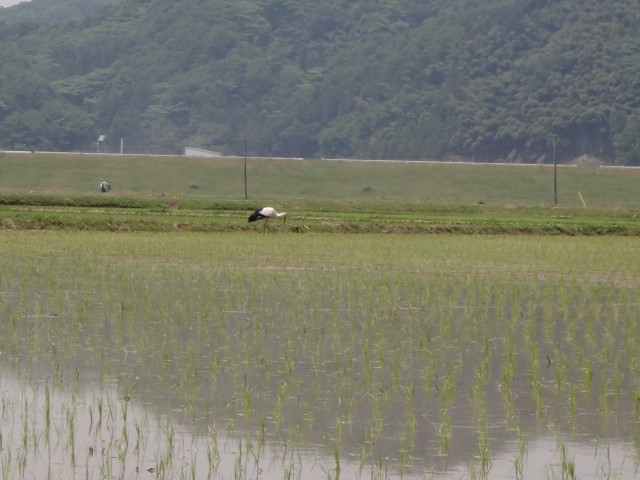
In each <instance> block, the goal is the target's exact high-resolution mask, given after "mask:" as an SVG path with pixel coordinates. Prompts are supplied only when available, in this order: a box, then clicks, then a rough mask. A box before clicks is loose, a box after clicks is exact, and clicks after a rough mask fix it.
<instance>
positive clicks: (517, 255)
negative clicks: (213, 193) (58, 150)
mask: <svg viewBox="0 0 640 480" xmlns="http://www.w3.org/2000/svg"><path fill="white" fill-rule="evenodd" d="M639 247H640V239H637V238H622V237H609V238H587V237H584V238H568V237H566V238H565V237H530V236H522V237H501V236H481V237H479V236H475V237H474V236H446V235H442V236H417V235H415V236H401V235H377V236H376V235H330V234H323V235H313V234H305V235H297V234H293V233H288V234H282V233H277V234H266V235H262V234H254V233H251V234H216V235H200V234H181V233H177V234H161V235H157V234H156V235H151V234H104V233H81V232H77V233H69V232H30V233H26V232H2V235H1V236H0V302H1V303H0V477H1V478H12V479H13V478H16V479H20V478H29V479H31V478H49V479H66V478H88V479H103V478H109V479H110V478H122V479H130V478H132V479H137V478H140V479H145V478H149V479H151V478H165V479H183V478H184V479H201V478H211V479H226V478H233V479H235V478H255V479H267V480H269V479H280V478H286V479H294V478H301V479H325V478H327V479H335V478H349V479H351V478H367V479H368V478H381V479H382V478H408V479H414V478H416V479H417V478H443V479H444V478H446V479H448V478H574V477H575V478H581V479H584V478H638V477H640V473H639V472H638V468H639V466H640V334H639V333H638V320H639V319H640V298H639V296H638V291H640V290H639V287H640V255H638V251H639Z"/></svg>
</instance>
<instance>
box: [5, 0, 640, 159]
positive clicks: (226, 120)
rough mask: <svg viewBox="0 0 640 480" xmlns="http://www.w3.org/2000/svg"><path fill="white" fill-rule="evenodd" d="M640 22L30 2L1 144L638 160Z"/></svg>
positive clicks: (12, 63)
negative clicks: (553, 142) (101, 143)
mask: <svg viewBox="0 0 640 480" xmlns="http://www.w3.org/2000/svg"><path fill="white" fill-rule="evenodd" d="M53 12H57V14H55V15H54V13H53ZM60 12H63V13H64V12H66V13H65V14H64V15H63V16H61V15H60ZM638 24H640V3H638V2H637V0H609V1H607V2H602V1H601V0H582V1H580V2H578V1H574V0H572V1H566V2H551V1H548V0H518V1H514V0H483V1H477V0H429V1H425V0H380V1H377V2H348V1H345V0H322V1H317V0H181V1H175V0H124V1H114V0H82V1H79V0H32V1H31V2H29V3H25V4H21V5H18V6H16V7H11V8H7V9H0V44H1V45H2V48H0V65H1V69H0V148H5V149H36V150H72V151H78V150H84V151H88V150H95V148H96V139H97V137H98V135H100V134H106V136H107V137H106V142H107V145H106V146H107V147H108V148H110V149H111V150H113V151H119V148H120V139H121V138H124V139H125V147H126V151H129V152H153V153H179V152H182V149H183V148H184V147H185V146H188V145H189V146H200V147H204V148H211V149H214V150H217V151H221V152H223V153H229V154H241V153H243V151H242V149H243V148H244V144H243V142H242V139H243V138H247V148H248V150H249V151H248V153H249V154H251V155H275V156H296V157H306V158H314V157H353V158H397V159H414V160H420V159H448V158H451V157H459V158H462V159H466V160H471V159H473V160H475V161H480V160H481V161H515V162H547V163H548V162H550V161H551V137H552V135H556V138H557V152H558V159H559V161H561V162H567V161H570V160H572V159H573V158H576V157H578V156H581V155H590V156H594V157H597V158H599V159H602V160H604V161H607V162H609V163H617V164H623V165H640V109H639V108H638V107H640V29H638V28H637V25H638Z"/></svg>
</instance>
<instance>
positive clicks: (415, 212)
mask: <svg viewBox="0 0 640 480" xmlns="http://www.w3.org/2000/svg"><path fill="white" fill-rule="evenodd" d="M102 179H106V180H107V181H109V182H110V183H111V185H112V187H113V188H112V190H111V192H109V193H107V194H100V193H99V192H98V185H99V183H100V180H102ZM247 179H248V181H247V193H248V198H247V199H245V198H244V162H243V159H242V158H236V159H228V158H227V159H210V158H188V157H147V156H119V155H109V156H107V155H74V154H71V155H64V154H38V153H36V154H11V153H0V217H1V218H2V228H5V229H8V228H11V229H13V228H15V229H67V228H68V229H81V230H115V231H118V230H120V231H141V230H144V231H172V230H176V229H179V230H187V231H244V230H255V229H260V228H261V226H256V225H255V224H248V223H247V222H246V217H247V215H248V213H249V212H250V211H252V210H253V209H255V208H258V207H261V206H264V205H267V204H269V205H272V206H274V207H276V208H277V209H279V210H285V211H287V212H288V214H289V221H288V228H289V229H290V230H292V231H294V232H307V231H314V232H326V231H331V232H404V233H421V232H424V233H437V232H460V233H542V234H620V235H637V234H640V190H639V189H638V187H637V186H638V184H639V183H640V182H639V181H640V170H621V169H606V168H593V167H564V166H562V167H558V169H557V184H558V190H557V191H558V206H557V207H556V206H554V205H553V203H554V190H553V180H554V170H553V166H549V165H545V166H524V165H521V166H507V165H458V164H425V163H360V162H351V163H349V162H329V161H313V160H308V161H299V160H265V159H254V158H249V159H248V161H247ZM279 226H280V224H279V223H278V222H274V223H273V224H272V225H271V228H272V231H275V230H277V229H278V228H279Z"/></svg>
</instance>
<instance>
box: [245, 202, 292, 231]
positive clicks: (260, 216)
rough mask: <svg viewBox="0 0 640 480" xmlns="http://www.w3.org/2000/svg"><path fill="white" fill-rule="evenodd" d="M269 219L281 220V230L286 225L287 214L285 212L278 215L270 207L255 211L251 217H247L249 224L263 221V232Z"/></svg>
mask: <svg viewBox="0 0 640 480" xmlns="http://www.w3.org/2000/svg"><path fill="white" fill-rule="evenodd" d="M271 218H281V219H282V228H284V227H285V225H286V223H287V214H286V213H285V212H281V213H278V212H276V210H275V208H272V207H264V208H263V209H260V210H256V211H255V212H253V213H252V214H251V215H249V222H255V221H257V220H264V230H265V231H266V230H267V222H268V221H269V220H270V219H271Z"/></svg>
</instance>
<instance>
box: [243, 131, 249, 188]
mask: <svg viewBox="0 0 640 480" xmlns="http://www.w3.org/2000/svg"><path fill="white" fill-rule="evenodd" d="M243 139H244V199H245V200H246V199H247V198H248V197H247V136H246V135H245V136H244V137H243Z"/></svg>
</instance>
